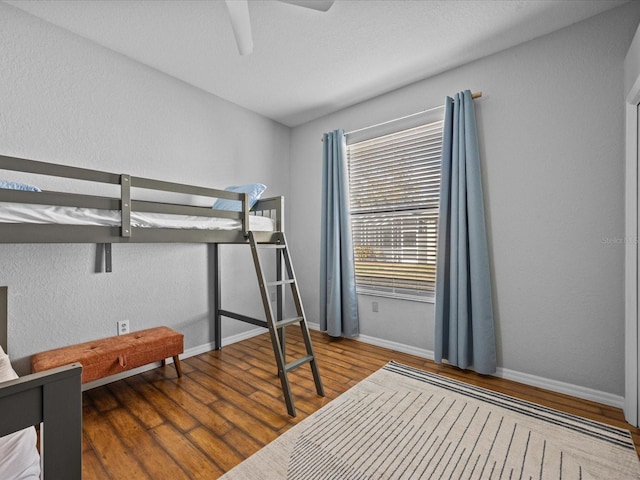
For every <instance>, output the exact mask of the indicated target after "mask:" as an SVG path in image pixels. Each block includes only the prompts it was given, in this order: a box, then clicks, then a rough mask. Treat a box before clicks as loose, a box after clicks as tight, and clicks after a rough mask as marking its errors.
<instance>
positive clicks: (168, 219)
mask: <svg viewBox="0 0 640 480" xmlns="http://www.w3.org/2000/svg"><path fill="white" fill-rule="evenodd" d="M0 223H40V224H43V223H44V224H47V223H48V224H61V225H96V226H102V227H119V226H120V211H119V210H99V209H95V208H78V207H57V206H52V205H30V204H24V203H9V202H3V203H0ZM131 225H132V226H133V227H155V228H178V229H201V230H239V229H240V228H241V226H242V223H241V222H240V220H235V219H232V218H217V217H198V216H192V215H169V214H160V213H147V212H131ZM249 229H250V230H253V231H263V232H272V231H274V229H275V228H274V222H273V220H272V219H271V218H269V217H262V216H260V215H249Z"/></svg>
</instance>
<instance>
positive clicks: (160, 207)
mask: <svg viewBox="0 0 640 480" xmlns="http://www.w3.org/2000/svg"><path fill="white" fill-rule="evenodd" d="M0 170H11V171H17V172H24V173H30V174H36V175H48V176H53V177H63V178H68V179H74V180H85V181H89V182H98V183H104V184H112V185H120V198H114V197H101V196H95V195H85V194H76V193H64V192H56V191H46V190H43V191H41V192H31V191H22V190H3V189H0V202H17V203H29V204H44V205H54V206H64V207H66V206H68V207H81V208H95V209H103V210H120V211H121V234H120V235H121V237H123V238H124V239H128V238H130V237H131V236H132V232H133V228H132V226H131V212H132V211H137V212H148V213H161V214H174V215H194V216H200V217H218V218H231V219H236V220H240V221H241V222H242V234H243V236H244V237H248V232H249V195H248V194H246V193H236V192H230V191H227V190H219V189H214V188H205V187H199V186H194V185H185V184H180V183H173V182H166V181H160V180H154V179H150V178H142V177H134V176H131V175H125V174H115V173H109V172H104V171H100V170H91V169H86V168H80V167H71V166H66V165H58V164H53V163H47V162H39V161H35V160H27V159H23V158H16V157H8V156H4V155H0ZM132 188H141V189H147V190H153V191H156V192H170V193H177V194H185V195H194V196H198V197H209V198H211V199H216V198H223V199H227V200H239V201H240V202H241V205H242V208H241V211H240V212H235V211H229V210H214V209H212V208H210V207H203V206H193V205H183V204H177V203H168V202H159V201H148V200H135V199H133V198H132V195H131V191H132ZM211 203H212V204H213V200H212V202H211ZM35 243H38V242H35Z"/></svg>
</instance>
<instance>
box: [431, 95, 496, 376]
mask: <svg viewBox="0 0 640 480" xmlns="http://www.w3.org/2000/svg"><path fill="white" fill-rule="evenodd" d="M440 182H441V186H440V211H439V221H438V257H437V258H438V260H437V262H438V263H437V273H436V319H435V360H436V362H438V363H440V362H441V361H442V360H443V359H447V360H448V362H449V363H450V364H452V365H455V366H458V367H460V368H463V369H465V368H469V367H473V369H474V370H475V371H477V372H479V373H483V374H491V373H495V371H496V347H495V343H496V342H495V333H494V324H493V306H492V303H491V278H490V272H489V252H488V246H487V234H486V228H485V219H484V204H483V195H482V181H481V175H480V155H479V152H478V136H477V132H476V120H475V110H474V105H473V99H472V98H471V92H470V91H469V90H467V91H465V92H462V93H458V94H457V95H456V96H455V98H453V99H452V98H450V97H447V98H446V101H445V115H444V131H443V143H442V176H441V180H440Z"/></svg>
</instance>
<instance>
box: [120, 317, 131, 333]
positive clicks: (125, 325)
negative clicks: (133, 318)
mask: <svg viewBox="0 0 640 480" xmlns="http://www.w3.org/2000/svg"><path fill="white" fill-rule="evenodd" d="M125 333H129V320H120V321H118V335H124V334H125Z"/></svg>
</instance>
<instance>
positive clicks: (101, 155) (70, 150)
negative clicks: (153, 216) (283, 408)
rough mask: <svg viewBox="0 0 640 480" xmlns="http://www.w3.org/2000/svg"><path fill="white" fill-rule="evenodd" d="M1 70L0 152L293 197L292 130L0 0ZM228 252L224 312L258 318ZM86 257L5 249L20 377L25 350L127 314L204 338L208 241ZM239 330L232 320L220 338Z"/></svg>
mask: <svg viewBox="0 0 640 480" xmlns="http://www.w3.org/2000/svg"><path fill="white" fill-rule="evenodd" d="M0 65H1V66H2V67H1V68H0V105H1V107H0V152H1V153H2V154H5V155H12V156H17V157H26V158H32V159H36V160H41V161H49V162H57V163H64V164H68V165H75V166H81V167H88V168H96V169H102V170H107V171H113V172H122V173H130V174H132V175H138V176H146V177H151V178H159V179H164V180H173V181H177V182H183V183H193V184H197V185H205V186H212V187H219V188H221V187H224V186H226V185H229V184H232V183H238V182H249V181H260V182H262V183H265V184H267V185H268V190H267V192H266V193H265V195H268V194H272V195H276V194H283V195H287V194H288V185H289V178H288V170H289V141H290V130H289V129H288V128H286V127H284V126H282V125H280V124H278V123H275V122H273V121H270V120H267V119H265V118H263V117H261V116H259V115H257V114H254V113H252V112H249V111H247V110H244V109H242V108H240V107H238V106H236V105H234V104H231V103H229V102H226V101H224V100H222V99H220V98H217V97H215V96H212V95H210V94H207V93H205V92H203V91H201V90H199V89H197V88H194V87H191V86H189V85H187V84H185V83H183V82H181V81H178V80H176V79H174V78H172V77H169V76H167V75H164V74H161V73H159V72H158V71H156V70H153V69H151V68H148V67H145V66H143V65H141V64H138V63H136V62H134V61H131V60H129V59H128V58H126V57H123V56H121V55H119V54H116V53H114V52H112V51H110V50H108V49H105V48H102V47H99V46H97V45H95V44H92V43H90V42H88V41H86V40H84V39H82V38H80V37H77V36H75V35H73V34H71V33H68V32H66V31H64V30H61V29H59V28H57V27H54V26H52V25H50V24H48V23H46V22H43V21H41V20H39V19H36V18H34V17H31V16H29V15H27V14H25V13H24V12H22V11H20V10H17V9H14V8H13V7H10V6H8V5H6V4H4V3H0ZM221 74H223V73H221ZM5 174H6V172H5ZM5 176H6V175H5ZM11 176H12V178H14V175H13V174H11ZM38 182H39V183H40V184H41V185H43V186H45V187H49V188H52V187H55V186H56V184H57V182H56V181H52V180H50V179H43V180H38ZM223 249H224V251H225V252H229V253H228V254H227V255H225V256H224V258H223V269H224V272H226V273H225V284H224V286H223V292H224V299H225V302H226V303H225V305H224V306H225V307H228V308H230V309H231V308H233V307H234V305H235V306H236V307H240V308H244V313H247V314H255V312H256V311H259V305H260V304H259V298H258V296H257V295H255V294H254V295H251V296H248V295H247V294H246V291H247V290H248V291H250V292H251V289H252V288H253V287H254V283H255V274H254V273H253V271H252V268H253V267H252V266H251V264H250V252H249V249H248V248H246V249H240V250H238V248H232V247H223ZM95 256H96V246H95V245H0V285H6V286H8V292H9V299H8V303H9V307H8V308H9V340H8V343H9V353H10V354H11V356H12V358H13V360H14V363H15V364H16V366H17V369H18V370H21V371H22V373H24V372H25V370H26V365H27V361H28V356H29V355H30V354H31V353H33V352H36V351H40V350H43V349H48V348H53V347H57V346H61V345H65V344H70V343H74V342H79V341H85V340H89V339H93V338H98V337H103V336H106V335H113V334H115V333H116V321H117V320H122V319H129V320H130V321H131V328H132V330H139V329H142V328H145V327H151V326H155V325H161V324H164V325H169V326H172V327H174V328H176V329H178V330H180V331H183V332H184V333H185V335H186V339H185V347H186V348H191V347H196V346H200V345H204V344H207V343H208V342H210V341H212V332H211V331H210V329H209V304H210V295H209V292H210V287H211V285H209V281H208V260H207V250H206V246H204V245H168V244H163V245H114V246H113V263H114V272H113V273H110V274H104V273H95V267H94V265H95ZM234 280H237V281H234ZM256 292H257V286H256ZM248 328H251V327H250V326H249V325H245V324H238V322H233V321H231V320H229V322H228V323H227V324H225V326H224V332H225V335H230V334H233V333H238V332H239V331H243V330H246V329H248Z"/></svg>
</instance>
